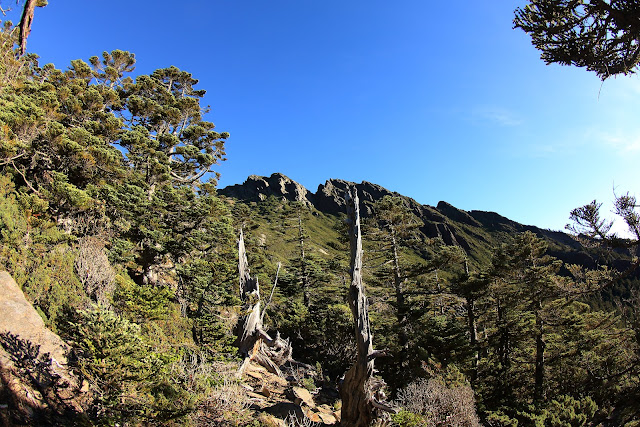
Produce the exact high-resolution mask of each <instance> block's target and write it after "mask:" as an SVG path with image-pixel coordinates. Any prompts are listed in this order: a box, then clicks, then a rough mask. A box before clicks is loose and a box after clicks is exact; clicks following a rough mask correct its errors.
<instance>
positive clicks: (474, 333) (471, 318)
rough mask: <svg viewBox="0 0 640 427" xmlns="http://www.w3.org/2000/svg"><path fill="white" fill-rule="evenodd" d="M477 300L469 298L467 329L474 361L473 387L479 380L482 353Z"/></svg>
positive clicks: (472, 365)
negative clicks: (477, 319) (477, 320)
mask: <svg viewBox="0 0 640 427" xmlns="http://www.w3.org/2000/svg"><path fill="white" fill-rule="evenodd" d="M475 303H476V301H475V299H474V298H473V297H472V296H471V295H469V296H467V327H468V328H469V344H470V346H471V351H473V359H472V364H471V385H475V382H476V380H477V379H478V360H479V357H480V353H479V350H478V328H477V325H476V313H475Z"/></svg>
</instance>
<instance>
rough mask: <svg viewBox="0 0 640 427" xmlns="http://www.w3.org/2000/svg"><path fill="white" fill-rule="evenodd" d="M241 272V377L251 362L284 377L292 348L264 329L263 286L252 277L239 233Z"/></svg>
mask: <svg viewBox="0 0 640 427" xmlns="http://www.w3.org/2000/svg"><path fill="white" fill-rule="evenodd" d="M238 272H239V274H240V300H241V301H242V303H243V305H242V311H243V313H244V314H243V315H242V316H241V317H240V320H239V321H238V325H237V336H238V338H237V340H236V344H237V347H238V350H239V352H240V354H241V356H242V357H243V358H244V361H243V363H242V365H241V367H240V369H239V370H238V376H240V375H242V372H243V371H244V369H245V368H246V366H247V364H248V363H249V362H250V361H252V360H253V361H255V362H256V363H258V364H260V365H262V366H264V367H265V368H266V369H267V370H268V371H269V372H271V373H274V374H276V375H279V376H282V373H281V372H280V367H281V366H282V365H284V364H285V363H287V362H288V361H291V360H292V359H291V354H292V347H291V343H290V342H289V340H288V339H286V340H284V339H282V338H281V337H280V333H277V334H276V337H275V338H271V337H270V336H269V334H267V333H266V332H265V331H264V329H263V324H262V313H261V307H260V285H259V284H258V277H257V276H256V277H251V274H250V270H249V262H248V261H247V252H246V249H245V246H244V236H243V233H242V231H240V239H239V240H238Z"/></svg>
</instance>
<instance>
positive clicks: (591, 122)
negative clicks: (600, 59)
mask: <svg viewBox="0 0 640 427" xmlns="http://www.w3.org/2000/svg"><path fill="white" fill-rule="evenodd" d="M0 4H2V6H4V7H7V6H13V5H14V4H15V2H14V1H13V0H11V1H7V0H5V1H1V2H0ZM523 4H524V1H512V0H500V1H471V0H467V1H458V2H431V1H424V0H402V1H396V2H390V1H384V2H383V1H378V0H367V1H364V0H347V1H345V0H339V1H337V0H325V1H318V0H286V1H285V0H271V1H265V0H260V1H257V0H250V1H249V0H247V1H245V0H210V1H193V0H184V1H181V2H176V1H164V0H156V1H132V0H129V1H121V0H111V1H108V2H98V1H86V0H83V1H80V0H51V1H50V4H49V6H47V7H46V8H43V9H37V10H36V15H35V20H34V25H33V31H32V35H31V37H30V38H29V43H28V50H29V51H32V52H36V53H37V54H39V55H40V57H41V62H42V63H47V62H53V63H54V64H55V65H56V66H57V67H59V68H66V67H67V66H68V64H69V61H70V60H72V59H77V58H82V59H87V58H89V57H90V56H92V55H99V54H100V53H101V52H102V51H104V50H113V49H123V50H129V51H131V52H134V53H135V54H136V58H137V61H138V62H137V69H136V73H149V72H151V71H153V70H154V69H156V68H161V67H167V66H170V65H175V66H177V67H179V68H181V69H183V70H186V71H189V72H191V73H193V75H194V77H196V78H197V79H199V80H200V84H199V87H200V88H201V89H206V90H207V96H206V103H207V104H210V105H211V108H212V109H211V113H210V114H209V116H208V119H209V120H211V121H213V122H214V123H215V124H216V126H217V128H218V130H220V131H228V132H230V133H231V138H230V140H229V142H228V144H227V153H228V159H229V160H228V161H226V162H224V163H223V164H222V165H220V166H219V167H218V171H219V172H220V173H221V174H222V177H221V180H220V186H221V187H224V186H227V185H231V184H236V183H241V182H243V181H244V180H245V179H246V178H247V176H248V175H251V174H257V175H270V174H271V173H273V172H281V173H284V174H285V175H287V176H289V177H290V178H292V179H293V180H295V181H298V182H300V183H301V184H303V185H304V186H306V187H307V188H308V189H310V190H311V191H315V190H316V188H317V186H318V184H320V183H324V181H325V180H327V179H329V178H342V179H346V180H351V181H356V182H360V181H363V180H366V181H371V182H374V183H377V184H380V185H382V186H384V187H386V188H388V189H390V190H392V191H397V192H400V193H402V194H404V195H407V196H410V197H413V198H414V199H416V200H417V201H418V202H420V203H424V204H430V205H435V204H437V203H438V201H439V200H445V201H447V202H449V203H451V204H453V205H454V206H456V207H458V208H461V209H465V210H472V209H478V210H490V211H495V212H498V213H500V214H502V215H504V216H506V217H508V218H511V219H513V220H515V221H518V222H521V223H525V224H533V225H537V226H540V227H545V228H552V229H562V228H563V227H564V225H565V224H566V223H567V220H568V214H569V211H570V210H571V209H572V208H574V207H577V206H581V205H583V204H585V203H588V202H589V201H591V200H592V199H594V198H597V199H598V200H600V201H603V202H607V203H605V206H607V209H611V207H610V206H611V205H610V203H609V201H610V200H611V199H612V197H613V194H612V190H613V188H614V186H615V187H616V188H617V191H618V192H626V191H630V192H632V193H634V192H636V191H637V189H638V182H639V178H640V167H639V164H640V120H639V119H638V113H639V112H640V108H639V107H640V78H639V77H636V76H631V77H627V78H618V79H615V80H613V79H612V80H610V81H607V82H605V83H604V84H602V83H601V82H600V80H598V78H597V77H596V76H595V75H593V74H591V73H588V72H586V71H584V70H583V69H577V68H573V67H560V66H555V65H554V66H545V65H544V63H543V62H542V61H541V60H540V59H539V52H537V51H536V50H535V49H534V48H533V47H532V46H531V44H530V41H529V38H528V36H526V34H524V33H523V32H522V31H520V30H513V29H512V19H513V10H514V9H515V8H516V7H517V6H521V5H523ZM14 20H15V18H14Z"/></svg>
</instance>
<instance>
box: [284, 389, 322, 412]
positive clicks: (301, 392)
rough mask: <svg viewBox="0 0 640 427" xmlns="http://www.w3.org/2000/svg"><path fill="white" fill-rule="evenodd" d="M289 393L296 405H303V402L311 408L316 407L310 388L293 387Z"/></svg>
mask: <svg viewBox="0 0 640 427" xmlns="http://www.w3.org/2000/svg"><path fill="white" fill-rule="evenodd" d="M288 395H289V396H290V398H291V400H292V401H293V402H294V403H295V404H296V405H302V403H304V404H306V405H307V406H309V407H310V408H315V407H316V404H315V402H314V401H313V396H311V393H309V390H307V389H306V388H302V387H292V388H291V390H290V391H289V392H288Z"/></svg>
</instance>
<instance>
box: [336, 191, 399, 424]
mask: <svg viewBox="0 0 640 427" xmlns="http://www.w3.org/2000/svg"><path fill="white" fill-rule="evenodd" d="M345 198H346V200H347V216H348V221H349V240H350V244H351V285H350V286H349V306H350V307H351V312H352V313H353V318H354V324H355V337H356V345H357V356H356V361H355V363H354V364H353V366H352V367H351V369H349V371H347V373H346V374H345V377H344V381H343V383H342V386H341V387H340V397H341V398H342V410H341V423H342V425H343V426H345V427H366V426H369V425H371V423H372V421H373V418H374V408H378V409H382V410H385V411H389V412H391V411H394V410H393V409H392V408H391V407H389V406H387V405H385V404H384V403H383V402H381V400H382V399H383V395H381V393H382V391H381V390H380V389H381V387H382V386H383V385H384V383H383V382H382V381H381V380H375V379H374V378H372V375H373V365H374V359H375V358H376V357H378V356H382V355H385V352H384V351H376V350H374V349H373V342H372V341H373V334H372V333H371V327H370V325H369V303H368V301H367V296H366V294H365V291H364V285H363V283H362V237H361V235H360V209H359V203H358V194H357V193H355V190H354V195H353V196H352V195H351V192H348V193H347V194H346V197H345Z"/></svg>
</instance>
